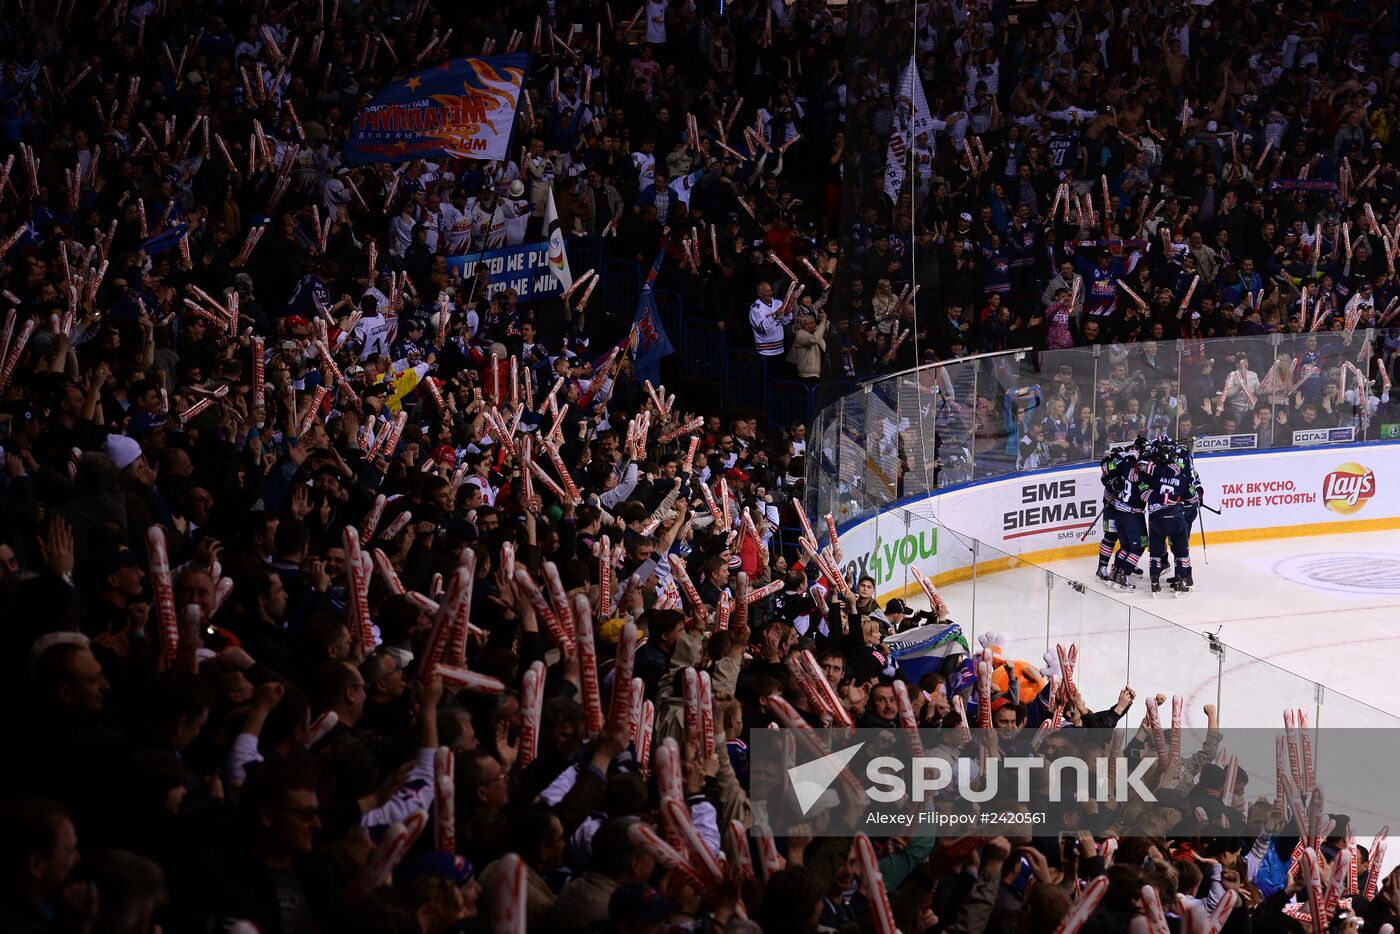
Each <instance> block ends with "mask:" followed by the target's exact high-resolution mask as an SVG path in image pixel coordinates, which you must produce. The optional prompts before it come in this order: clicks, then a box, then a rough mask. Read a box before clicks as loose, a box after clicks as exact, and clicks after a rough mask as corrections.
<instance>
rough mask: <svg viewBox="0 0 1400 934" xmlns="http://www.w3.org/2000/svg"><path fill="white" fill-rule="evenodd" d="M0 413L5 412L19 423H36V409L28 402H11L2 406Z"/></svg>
mask: <svg viewBox="0 0 1400 934" xmlns="http://www.w3.org/2000/svg"><path fill="white" fill-rule="evenodd" d="M0 412H4V413H5V414H6V415H9V416H10V417H11V418H12V419H14V420H15V421H17V422H32V421H34V407H33V406H32V405H30V404H29V403H28V402H11V403H9V404H7V405H4V406H0Z"/></svg>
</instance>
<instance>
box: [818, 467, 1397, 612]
mask: <svg viewBox="0 0 1400 934" xmlns="http://www.w3.org/2000/svg"><path fill="white" fill-rule="evenodd" d="M1196 466H1197V471H1198V472H1199V473H1200V476H1201V482H1202V484H1203V485H1204V487H1205V497H1204V501H1205V503H1206V504H1207V505H1210V506H1213V507H1215V508H1217V509H1219V510H1220V514H1219V515H1215V514H1213V513H1210V512H1204V511H1203V522H1204V526H1205V533H1206V535H1207V537H1208V540H1209V542H1210V543H1212V544H1214V543H1220V544H1225V543H1228V542H1242V541H1258V540H1267V539H1277V538H1288V537H1294V536H1305V535H1328V534H1340V533H1354V532H1372V531H1381V530H1388V529H1400V445H1396V444H1394V443H1392V442H1370V443H1363V444H1345V445H1328V446H1319V447H1311V448H1306V449H1295V450H1282V451H1281V450H1268V451H1240V452H1222V453H1219V454H1202V455H1198V456H1197V458H1196ZM1102 496H1103V488H1102V485H1101V484H1100V482H1099V467H1098V465H1097V464H1090V465H1076V466H1065V467H1052V468H1047V469H1044V470H1038V471H1031V472H1026V473H1021V474H1016V475H1014V476H1011V477H1004V478H998V479H994V480H982V481H976V482H973V483H968V484H963V485H959V486H954V487H948V488H945V489H942V490H939V491H938V492H936V493H933V494H928V495H924V496H920V497H917V498H915V499H911V500H907V501H904V502H901V503H898V504H894V505H892V506H889V507H887V508H885V509H884V510H883V511H882V512H881V513H880V514H879V515H876V516H872V517H869V518H866V519H863V520H859V521H855V522H851V523H848V524H847V525H846V527H844V528H841V529H839V536H840V545H841V551H842V558H843V571H844V573H845V575H846V577H847V578H848V579H849V580H850V581H851V582H852V583H854V582H855V581H856V580H857V578H859V577H861V576H864V575H870V576H871V577H874V578H875V581H876V593H877V594H878V595H879V599H880V601H881V602H882V603H883V602H884V601H885V600H888V599H890V598H892V597H904V596H908V595H910V594H913V593H916V592H917V591H918V589H919V588H918V584H917V583H915V582H914V576H913V575H912V573H911V569H913V568H917V569H918V570H919V571H921V572H922V573H924V574H927V575H928V576H929V577H930V578H932V579H933V581H934V583H935V584H937V585H940V586H941V585H943V584H949V583H953V582H955V581H960V580H965V579H967V578H968V577H970V576H971V575H972V569H973V567H974V565H975V566H976V568H977V573H978V574H979V575H981V574H988V573H994V572H996V571H999V570H1006V569H1009V568H1012V567H1016V566H1020V565H1021V564H1023V563H1032V564H1045V563H1049V562H1054V561H1061V560H1064V559H1067V558H1075V557H1084V556H1088V555H1091V554H1094V553H1095V552H1096V551H1097V550H1098V541H1099V537H1100V529H1099V528H1091V527H1094V526H1096V525H1097V523H1098V521H1099V519H1100V516H1099V512H1100V510H1101V508H1102V503H1103V498H1102ZM1200 529H1201V526H1200V525H1198V526H1197V528H1196V531H1195V532H1194V533H1193V536H1192V539H1193V543H1196V544H1198V543H1199V540H1200V534H1201V532H1200ZM1086 533H1087V534H1086Z"/></svg>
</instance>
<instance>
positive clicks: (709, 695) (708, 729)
mask: <svg viewBox="0 0 1400 934" xmlns="http://www.w3.org/2000/svg"><path fill="white" fill-rule="evenodd" d="M699 682H700V749H701V752H703V753H704V755H705V758H707V759H708V758H709V757H710V755H711V754H712V753H714V751H715V698H714V690H713V688H712V687H711V685H710V673H709V672H708V671H702V672H700V677H699Z"/></svg>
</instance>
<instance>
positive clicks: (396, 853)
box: [365, 811, 523, 930]
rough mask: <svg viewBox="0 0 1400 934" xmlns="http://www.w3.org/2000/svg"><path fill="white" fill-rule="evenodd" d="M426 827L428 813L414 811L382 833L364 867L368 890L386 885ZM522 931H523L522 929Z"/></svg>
mask: <svg viewBox="0 0 1400 934" xmlns="http://www.w3.org/2000/svg"><path fill="white" fill-rule="evenodd" d="M427 825H428V813H427V812H426V811H414V812H413V813H412V814H410V815H408V816H407V817H405V818H404V819H403V821H401V822H398V821H396V822H395V823H393V824H391V825H390V827H389V829H388V830H386V831H385V832H384V839H383V840H381V841H379V846H377V847H375V848H374V853H373V854H371V855H370V858H369V863H368V864H367V865H366V866H365V874H366V876H367V879H368V882H369V885H370V888H374V889H377V888H379V887H380V886H381V885H388V884H389V880H390V879H391V878H392V877H393V875H394V869H395V867H397V866H398V864H399V862H400V861H402V860H403V858H404V854H405V853H407V852H408V851H409V849H410V848H412V846H413V844H414V843H415V842H417V840H418V835H419V834H421V833H422V832H423V828H424V827H426V826H427ZM522 930H523V929H522Z"/></svg>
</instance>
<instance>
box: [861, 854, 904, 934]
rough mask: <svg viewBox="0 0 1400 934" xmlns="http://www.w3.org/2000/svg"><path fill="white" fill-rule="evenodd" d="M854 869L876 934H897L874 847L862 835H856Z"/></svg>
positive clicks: (897, 930)
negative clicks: (868, 904) (858, 876)
mask: <svg viewBox="0 0 1400 934" xmlns="http://www.w3.org/2000/svg"><path fill="white" fill-rule="evenodd" d="M855 843H856V868H857V870H858V872H859V874H860V887H861V889H862V890H863V891H864V892H865V899H866V901H867V902H869V903H870V916H871V917H872V918H873V919H874V921H875V931H876V934H899V929H898V928H896V927H895V925H894V911H893V910H892V909H891V908H890V896H889V893H888V892H886V891H885V880H884V879H883V878H882V877H881V875H880V863H879V860H878V859H876V857H875V847H874V845H873V844H871V842H870V838H869V837H867V836H866V835H865V834H863V833H858V834H856V840H855Z"/></svg>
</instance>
